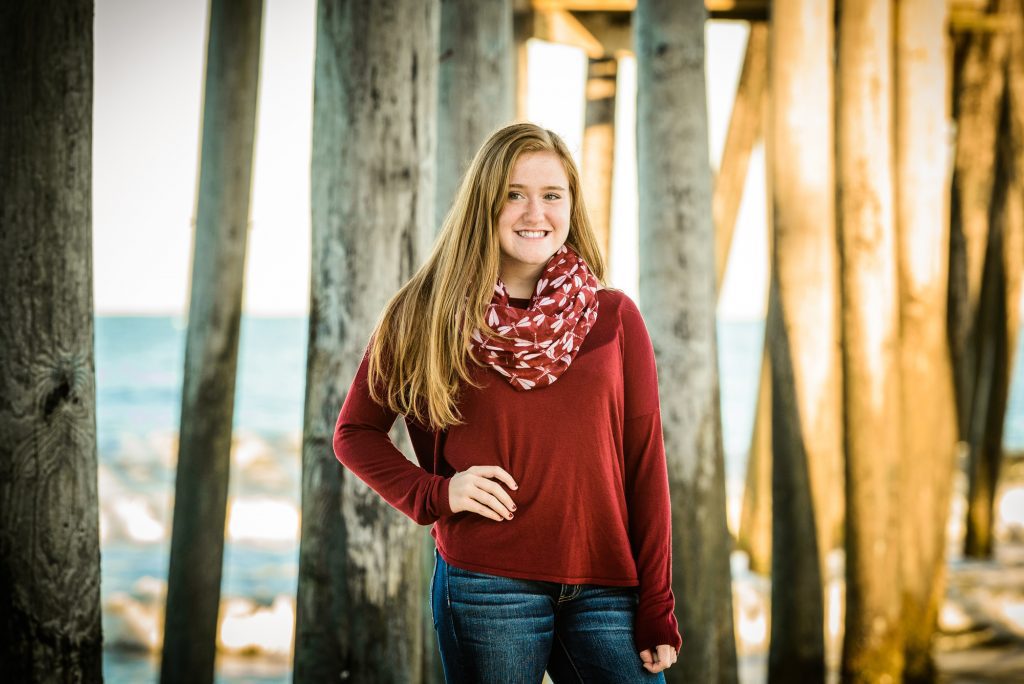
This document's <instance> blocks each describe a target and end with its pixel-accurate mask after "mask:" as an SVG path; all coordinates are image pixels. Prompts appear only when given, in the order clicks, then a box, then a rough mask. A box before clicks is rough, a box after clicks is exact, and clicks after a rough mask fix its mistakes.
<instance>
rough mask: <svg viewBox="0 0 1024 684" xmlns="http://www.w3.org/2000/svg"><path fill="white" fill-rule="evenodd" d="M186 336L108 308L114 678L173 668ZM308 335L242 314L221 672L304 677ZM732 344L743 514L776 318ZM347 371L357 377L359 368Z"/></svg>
mask: <svg viewBox="0 0 1024 684" xmlns="http://www.w3.org/2000/svg"><path fill="white" fill-rule="evenodd" d="M185 333H186V331H185V327H184V322H183V321H181V320H180V319H176V318H172V317H121V316H100V317H97V319H96V373H97V423H98V442H99V479H100V481H99V491H100V509H101V510H100V518H101V523H100V524H101V539H102V566H101V572H102V584H101V588H102V589H101V590H102V600H103V615H104V637H105V643H106V645H107V649H106V656H105V664H104V669H105V677H106V679H107V681H109V682H115V683H116V682H138V681H155V678H156V673H157V672H158V668H159V664H158V661H159V656H158V655H157V653H156V652H157V650H158V646H159V643H160V640H161V636H160V631H161V629H162V623H163V600H164V595H165V591H166V584H165V578H166V575H167V563H168V552H169V546H170V536H171V510H172V500H173V495H174V462H175V460H176V457H177V432H178V427H179V416H180V398H181V384H182V371H183V365H184V346H185ZM306 340H307V320H306V318H305V317H293V318H256V317H244V318H243V320H242V331H241V339H240V350H239V369H238V378H237V384H236V400H235V418H234V428H235V442H234V448H233V450H232V471H231V485H230V493H229V521H228V524H227V529H226V537H227V544H226V550H225V559H224V575H223V588H222V600H223V601H224V607H223V609H222V615H223V625H222V627H221V630H220V632H221V636H220V642H221V643H220V650H221V653H222V655H219V656H218V681H223V682H228V681H231V682H235V681H267V682H270V681H282V682H283V681H288V680H290V673H289V664H290V646H291V630H292V623H293V620H294V596H295V589H296V581H297V579H296V578H297V573H298V529H299V496H300V486H301V468H300V456H299V454H300V440H301V430H302V410H303V406H302V403H303V386H304V374H305V368H306V363H305V360H306ZM718 341H719V371H720V383H721V400H722V422H723V443H724V449H725V455H726V476H727V492H728V496H729V499H730V515H732V516H734V515H736V514H737V513H738V503H739V497H740V495H741V494H742V488H743V477H744V471H745V466H746V450H747V447H748V444H749V440H750V433H751V428H752V424H753V417H754V402H755V398H756V394H757V383H758V378H759V367H760V361H761V348H762V342H763V324H762V322H761V321H720V322H719V326H718ZM1021 343H1022V344H1024V337H1022V340H1021ZM1022 365H1024V364H1021V363H1017V364H1014V380H1013V385H1012V392H1011V398H1010V404H1009V410H1008V415H1007V423H1006V434H1005V440H1004V441H1005V444H1006V446H1007V447H1008V448H1011V449H1021V448H1024V382H1022V381H1021V380H1022V376H1024V369H1022ZM339 382H341V383H344V384H345V385H346V386H347V384H348V382H349V379H348V378H339ZM252 654H256V655H258V657H256V658H253V657H250V656H251V655H252Z"/></svg>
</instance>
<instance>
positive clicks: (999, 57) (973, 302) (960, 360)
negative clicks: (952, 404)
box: [948, 0, 1013, 441]
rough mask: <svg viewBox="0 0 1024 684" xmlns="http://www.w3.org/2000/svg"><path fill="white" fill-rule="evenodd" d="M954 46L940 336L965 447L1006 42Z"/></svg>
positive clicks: (981, 35) (982, 37) (995, 0)
mask: <svg viewBox="0 0 1024 684" xmlns="http://www.w3.org/2000/svg"><path fill="white" fill-rule="evenodd" d="M1006 1H1007V0H990V4H993V5H995V6H997V7H999V6H1000V5H999V3H1002V2H1006ZM1010 1H1013V0H1010ZM961 41H962V42H963V45H962V46H961V47H960V48H959V50H958V52H960V53H962V54H961V56H960V58H959V60H958V63H957V65H956V73H955V78H954V81H953V103H952V104H953V114H954V117H955V119H956V153H955V156H954V165H953V194H952V198H951V203H952V206H951V212H950V221H951V223H950V247H949V275H948V277H949V314H948V316H949V332H948V334H949V343H950V353H951V354H952V359H953V380H954V382H955V387H956V402H957V416H958V425H959V435H960V439H962V440H965V441H966V440H968V439H969V435H968V433H969V427H968V424H969V422H970V417H971V413H972V408H971V401H972V400H973V397H974V384H975V380H976V375H977V369H976V364H977V358H976V353H977V350H976V340H975V336H976V334H977V331H976V330H975V325H976V323H977V318H978V298H979V296H980V294H981V279H982V271H983V269H984V265H985V252H986V249H987V247H986V245H987V243H988V233H989V221H990V212H991V206H992V192H993V184H994V183H995V169H996V136H997V134H998V131H997V128H998V126H999V111H1000V108H1001V106H1002V99H1003V97H1004V91H1005V88H1006V60H1007V54H1008V50H1009V41H1008V39H1007V36H1006V35H1005V33H1004V32H1001V31H995V32H988V31H976V32H971V33H968V34H967V35H966V36H964V37H963V38H961Z"/></svg>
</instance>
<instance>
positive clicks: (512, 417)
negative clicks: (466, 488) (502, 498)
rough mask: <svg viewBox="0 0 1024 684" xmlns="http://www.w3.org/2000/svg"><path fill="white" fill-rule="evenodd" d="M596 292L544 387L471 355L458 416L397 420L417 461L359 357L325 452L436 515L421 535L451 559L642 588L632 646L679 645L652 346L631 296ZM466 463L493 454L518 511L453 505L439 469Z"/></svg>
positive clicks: (426, 515) (404, 508)
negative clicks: (585, 322) (516, 382)
mask: <svg viewBox="0 0 1024 684" xmlns="http://www.w3.org/2000/svg"><path fill="white" fill-rule="evenodd" d="M598 301H599V302H600V306H599V308H598V315H597V322H596V323H595V324H594V327H593V328H591V330H590V332H589V333H588V335H587V337H586V339H585V340H584V342H583V345H582V346H581V348H580V350H579V353H578V354H577V356H576V358H575V360H574V361H573V362H572V365H571V366H570V367H569V368H568V369H567V370H566V371H565V372H564V373H563V374H562V375H561V376H560V377H559V378H558V380H557V381H556V382H555V383H554V384H552V385H550V386H548V387H543V388H540V389H534V390H529V391H525V392H522V391H518V390H515V389H513V388H512V386H511V385H510V384H509V383H508V381H507V380H506V379H505V378H504V377H503V376H501V375H499V374H498V373H496V372H495V371H493V370H491V369H490V368H483V367H475V366H474V367H473V373H474V380H476V381H477V382H480V383H482V384H483V386H482V387H481V388H480V389H476V388H471V387H470V388H466V389H464V391H463V394H462V396H461V397H460V401H459V404H458V408H459V411H460V412H461V415H462V418H463V421H464V423H463V424H462V425H456V426H453V427H451V428H449V429H448V430H445V431H441V432H436V433H434V432H430V431H429V430H427V429H425V428H424V427H423V426H422V425H420V424H418V423H416V422H415V421H412V420H410V419H408V418H407V419H406V421H405V422H406V426H407V428H408V430H409V435H410V437H411V439H412V443H413V447H414V449H415V452H416V457H417V460H418V461H419V465H416V464H415V463H412V462H410V461H409V460H408V459H407V458H406V457H405V456H404V455H403V454H402V452H401V451H399V450H398V449H396V448H395V446H394V444H392V442H391V440H390V439H389V437H388V431H389V430H390V428H391V426H392V424H393V423H394V422H395V420H396V418H397V415H396V414H395V413H394V412H392V411H390V410H387V409H384V408H382V407H381V406H380V405H379V404H377V403H376V402H374V401H373V400H372V399H371V398H370V394H369V390H368V387H367V379H366V378H367V358H366V356H365V355H364V357H363V361H362V363H361V364H360V366H359V370H358V371H357V373H356V377H355V379H354V380H353V381H352V386H351V388H350V389H349V392H348V395H347V397H346V398H345V403H344V406H343V407H342V409H341V413H340V415H339V416H338V423H337V427H336V428H335V433H334V452H335V454H336V455H337V457H338V460H339V461H341V463H342V464H344V465H345V467H347V468H348V469H349V470H351V471H352V472H353V473H355V474H356V475H357V476H358V477H359V478H360V479H361V480H362V481H363V482H365V483H366V484H367V485H369V486H370V487H371V488H372V489H373V490H374V491H376V492H377V493H378V494H380V495H381V496H382V497H383V498H384V500H385V501H387V502H388V503H389V504H391V505H392V506H393V507H395V508H396V509H398V510H399V511H401V512H402V513H405V514H406V515H407V516H409V517H410V518H412V519H413V520H415V521H416V522H417V523H419V524H421V525H427V524H430V523H434V525H433V528H432V529H431V535H432V536H433V537H434V540H435V541H436V543H437V549H438V551H439V552H440V554H441V556H442V557H443V558H444V559H445V561H446V562H448V563H450V564H451V565H454V566H456V567H460V568H463V569H466V570H473V571H476V572H483V573H489V574H492V575H501V576H504V577H518V578H523V579H533V580H545V581H548V582H560V583H565V584H584V583H587V584H601V585H609V586H622V587H625V586H637V585H639V587H640V601H639V606H638V609H637V616H636V623H635V629H634V641H635V645H636V648H637V651H638V652H639V651H642V650H644V649H648V648H651V649H653V648H655V647H656V646H658V645H659V644H670V645H672V646H674V647H675V648H676V649H677V650H678V649H679V647H680V645H681V644H682V640H681V638H680V636H679V631H678V625H677V622H676V619H675V615H674V614H673V610H674V605H675V597H674V595H673V593H672V518H671V512H670V508H669V489H668V476H667V471H666V466H665V449H664V444H663V441H662V432H661V413H660V406H659V402H658V377H657V369H656V367H655V361H654V350H653V348H652V346H651V340H650V337H649V336H648V334H647V328H646V327H645V326H644V322H643V319H642V318H641V316H640V312H639V310H638V309H637V307H636V304H634V303H633V301H632V300H631V299H630V298H629V297H628V296H626V295H625V294H624V293H622V292H621V291H618V290H609V289H604V290H600V291H599V292H598ZM511 303H512V305H513V306H518V307H520V308H526V307H527V306H528V303H529V302H528V300H525V299H520V300H516V299H513V300H511ZM473 465H498V466H501V467H502V468H504V469H505V470H506V471H508V473H509V474H510V475H511V476H512V477H513V479H514V480H515V481H516V484H518V485H519V488H518V489H515V490H512V489H508V488H507V487H505V485H503V484H502V485H501V486H503V487H505V488H506V491H508V493H509V496H511V498H512V500H513V501H514V502H515V504H516V512H515V517H514V518H512V519H511V520H501V521H497V520H491V519H490V518H485V517H483V516H482V515H479V514H477V513H471V512H468V511H462V512H459V513H454V514H453V513H452V510H451V504H450V502H449V500H448V484H449V478H450V477H451V476H452V475H454V474H455V473H456V472H461V471H463V470H466V469H467V468H469V467H470V466H473ZM495 481H496V482H499V484H500V481H499V480H495Z"/></svg>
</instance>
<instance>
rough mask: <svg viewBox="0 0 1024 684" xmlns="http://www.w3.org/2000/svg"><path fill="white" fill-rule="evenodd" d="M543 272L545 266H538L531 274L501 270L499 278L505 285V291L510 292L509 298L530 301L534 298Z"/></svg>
mask: <svg viewBox="0 0 1024 684" xmlns="http://www.w3.org/2000/svg"><path fill="white" fill-rule="evenodd" d="M543 272H544V267H543V266H538V267H537V268H536V269H532V270H531V272H522V271H510V270H508V269H501V273H499V274H498V277H500V278H501V282H503V283H505V289H506V290H507V291H508V296H509V297H512V298H513V299H529V298H531V297H533V292H534V290H535V289H536V288H537V280H538V279H539V278H540V274H541V273H543Z"/></svg>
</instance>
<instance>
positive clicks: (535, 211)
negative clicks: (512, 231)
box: [523, 199, 544, 223]
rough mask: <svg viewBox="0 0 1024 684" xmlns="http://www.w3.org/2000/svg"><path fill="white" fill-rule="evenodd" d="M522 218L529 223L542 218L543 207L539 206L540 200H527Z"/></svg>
mask: <svg viewBox="0 0 1024 684" xmlns="http://www.w3.org/2000/svg"><path fill="white" fill-rule="evenodd" d="M523 218H524V219H525V220H526V221H527V222H529V223H536V222H537V221H540V220H541V219H543V218H544V208H543V207H542V206H541V203H540V200H538V199H531V200H527V202H526V209H525V210H524V211H523Z"/></svg>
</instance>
